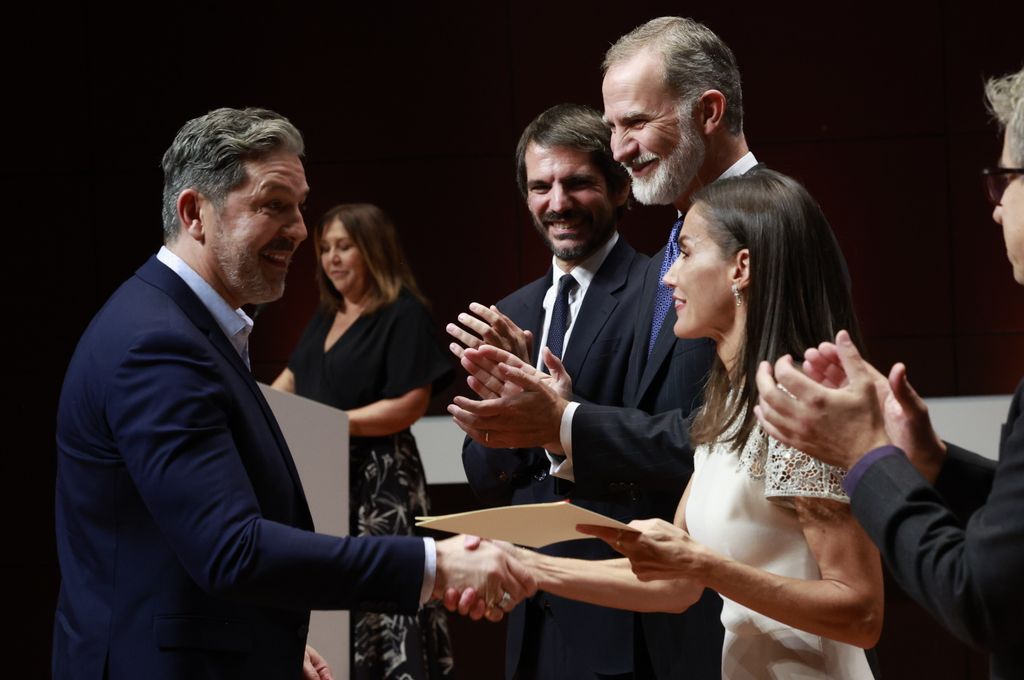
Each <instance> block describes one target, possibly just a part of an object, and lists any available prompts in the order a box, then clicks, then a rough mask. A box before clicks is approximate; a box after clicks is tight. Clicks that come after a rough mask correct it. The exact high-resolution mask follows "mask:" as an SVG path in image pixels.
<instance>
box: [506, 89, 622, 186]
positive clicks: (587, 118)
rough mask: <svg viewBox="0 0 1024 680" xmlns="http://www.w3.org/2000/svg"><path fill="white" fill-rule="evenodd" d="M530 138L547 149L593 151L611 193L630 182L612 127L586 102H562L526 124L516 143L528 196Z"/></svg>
mask: <svg viewBox="0 0 1024 680" xmlns="http://www.w3.org/2000/svg"><path fill="white" fill-rule="evenodd" d="M530 142H533V143H535V144H537V146H540V147H543V148H545V149H551V148H564V149H573V150H575V151H581V152H583V153H587V154H590V160H591V162H592V163H593V164H594V165H595V166H597V168H599V169H600V170H601V174H602V175H604V182H605V184H606V185H607V186H608V192H609V193H610V194H617V193H618V192H619V190H620V189H622V187H624V186H626V185H627V184H629V174H628V173H627V172H626V169H625V168H624V167H623V166H622V164H621V163H619V162H617V161H616V160H615V158H613V157H612V146H611V130H610V129H609V128H608V124H607V123H605V122H604V120H603V119H602V118H601V114H600V113H598V112H597V111H595V110H594V109H592V108H590V107H589V106H583V105H582V104H558V105H556V106H552V107H551V108H550V109H548V110H547V111H545V112H544V113H542V114H540V115H539V116H537V117H536V118H534V119H533V121H532V122H531V123H530V124H529V125H527V126H526V129H525V130H523V134H522V135H521V136H520V137H519V144H518V145H517V146H516V182H517V183H518V184H519V191H520V192H521V193H522V194H523V196H524V197H525V196H526V195H527V186H526V148H527V147H528V146H530Z"/></svg>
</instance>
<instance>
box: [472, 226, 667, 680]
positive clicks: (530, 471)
mask: <svg viewBox="0 0 1024 680" xmlns="http://www.w3.org/2000/svg"><path fill="white" fill-rule="evenodd" d="M646 262H647V257H646V256H644V255H640V254H639V253H637V252H636V251H634V250H633V248H632V247H631V246H630V245H629V244H628V243H626V241H625V239H623V238H622V237H621V236H620V237H619V241H618V243H616V244H615V247H614V248H612V250H611V252H610V253H609V254H608V257H607V258H606V259H605V261H604V263H603V264H602V265H601V268H600V269H599V270H598V272H597V273H596V274H595V276H594V278H593V280H592V281H591V283H590V286H589V288H588V289H587V294H586V297H585V298H584V299H583V305H582V307H581V308H580V312H579V317H578V318H577V319H576V322H575V325H574V326H573V331H572V335H571V336H570V337H569V345H568V347H567V348H566V352H565V367H566V370H567V371H568V372H569V375H570V376H572V378H573V387H574V389H575V390H576V392H577V393H579V394H580V395H582V396H583V397H585V398H587V399H591V400H594V401H597V402H600V403H607V404H619V403H621V399H622V391H623V378H624V377H625V375H626V362H627V361H628V358H629V355H630V346H631V344H632V340H633V332H632V318H633V315H634V314H635V313H636V311H635V307H636V304H637V302H638V297H637V295H638V293H639V291H640V284H641V281H642V278H643V272H644V265H645V264H646ZM550 285H551V270H550V269H549V270H548V273H547V274H545V276H544V277H542V278H540V279H537V280H536V281H534V282H533V283H531V284H529V285H527V286H524V287H523V288H520V289H519V290H517V291H516V292H514V293H512V294H511V295H509V296H508V297H506V298H505V299H503V300H501V301H500V302H498V308H499V309H501V311H502V312H504V313H505V314H507V315H508V316H509V318H511V319H512V320H513V321H514V322H515V323H516V324H517V325H518V326H519V327H521V328H524V329H529V330H532V331H533V333H534V337H535V338H537V340H538V343H539V341H540V338H541V336H542V330H543V328H542V327H543V323H544V308H543V301H544V294H545V292H546V291H547V289H548V287H549V286H550ZM538 351H539V348H534V356H533V361H534V362H536V360H537V352H538ZM462 461H463V465H464V467H465V469H466V476H467V477H468V478H469V483H470V485H471V486H472V487H473V490H474V491H475V492H476V494H477V495H478V497H479V498H480V499H481V500H482V501H484V502H485V503H489V504H493V505H510V504H525V503H544V502H549V501H553V500H560V499H563V498H565V495H564V494H563V493H560V491H561V488H560V489H557V490H556V488H555V479H554V478H552V477H549V476H548V470H549V469H550V462H549V460H548V458H547V456H546V455H545V453H544V450H543V449H539V448H533V449H489V448H485V447H484V446H482V445H480V444H477V443H475V442H473V440H471V439H468V438H467V439H466V443H465V444H464V446H463V450H462ZM562 485H563V484H560V485H559V486H560V487H561V486H562ZM565 486H571V485H568V484H565ZM570 495H571V498H572V501H573V502H574V503H576V504H578V505H581V506H583V507H587V508H590V509H592V510H595V511H596V512H600V513H602V514H605V515H609V516H612V517H615V518H617V519H620V520H623V521H629V520H631V519H635V518H637V517H646V516H648V514H649V508H648V507H647V506H644V505H641V504H637V503H635V502H634V501H633V500H631V499H630V497H629V494H628V491H627V490H626V489H619V490H616V491H615V492H609V491H603V492H601V493H598V494H587V493H581V492H580V490H579V489H578V488H577V489H575V490H574V491H572V492H571V494H570ZM543 552H546V553H549V554H553V555H560V556H566V557H576V558H581V559H592V560H596V559H609V558H612V557H619V555H618V554H617V553H615V552H613V551H612V550H611V549H609V548H608V546H607V545H606V544H605V543H603V542H601V541H595V540H582V541H567V542H564V543H559V544H556V545H553V546H548V547H547V548H544V549H543ZM543 597H544V599H545V601H546V602H548V603H549V604H550V606H551V610H552V615H553V618H554V621H555V623H556V625H558V626H559V630H560V632H561V634H562V636H563V639H564V640H566V641H568V644H570V645H571V646H572V648H573V653H574V655H575V656H576V657H577V658H579V659H585V660H587V661H588V662H589V663H590V667H591V670H593V671H594V672H596V673H605V674H619V673H627V672H629V671H631V670H632V669H633V614H632V613H631V612H627V611H622V610H616V609H607V608H604V607H595V606H593V605H589V604H584V603H581V602H574V601H572V600H566V599H563V598H560V597H555V596H552V595H548V594H544V595H543ZM525 625H526V615H525V607H524V606H522V605H520V606H519V607H517V608H516V609H515V610H514V611H513V612H512V613H511V614H510V616H509V623H508V645H507V649H506V655H505V666H506V676H507V677H509V678H511V677H512V676H513V674H514V673H515V671H516V669H517V667H518V665H519V662H520V657H521V653H522V650H523V640H524V637H525V636H526V635H529V634H530V633H529V631H526V630H525Z"/></svg>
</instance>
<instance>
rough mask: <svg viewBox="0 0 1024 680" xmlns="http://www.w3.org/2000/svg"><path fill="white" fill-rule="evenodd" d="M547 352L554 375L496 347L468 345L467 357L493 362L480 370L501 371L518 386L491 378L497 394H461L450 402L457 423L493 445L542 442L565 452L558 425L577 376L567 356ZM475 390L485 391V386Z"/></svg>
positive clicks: (520, 445) (490, 388) (491, 391)
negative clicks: (472, 396) (567, 367)
mask: <svg viewBox="0 0 1024 680" xmlns="http://www.w3.org/2000/svg"><path fill="white" fill-rule="evenodd" d="M543 356H544V362H545V364H546V365H547V367H548V370H549V371H550V374H549V375H545V374H544V373H541V372H540V371H538V370H536V369H535V368H533V367H532V366H530V365H529V364H526V363H524V362H523V361H521V360H520V359H518V358H517V357H515V356H513V355H512V354H510V353H508V352H506V351H504V350H501V349H498V348H497V347H491V346H489V345H481V346H480V348H479V349H476V350H470V349H467V350H465V352H464V354H463V361H464V363H465V362H466V361H470V362H473V363H474V364H476V365H483V364H484V363H487V362H489V364H493V371H494V373H490V372H489V371H484V369H481V372H487V373H488V375H491V376H492V377H493V376H494V375H495V374H497V375H500V376H501V377H502V378H503V379H504V381H505V383H508V384H511V385H513V386H515V387H516V388H517V389H518V390H519V391H518V392H513V391H512V390H511V389H509V388H507V387H503V386H502V387H499V386H498V385H497V384H496V383H488V384H486V385H485V386H484V387H485V388H486V389H487V391H488V393H489V394H490V395H492V396H489V397H486V398H484V399H483V400H482V401H478V400H474V399H467V398H465V397H456V398H455V401H454V403H453V404H450V405H449V406H448V412H449V413H451V414H452V417H453V418H454V420H455V424H456V425H458V426H459V427H460V428H462V430H463V431H464V432H465V433H466V434H468V435H469V436H470V437H472V438H473V439H474V440H475V441H477V442H479V443H481V444H484V445H485V446H489V447H492V448H493V447H510V448H525V447H531V446H541V447H543V448H545V449H547V450H548V451H552V452H555V453H561V452H562V444H561V442H560V440H559V429H560V427H561V421H562V413H563V411H565V407H566V406H567V405H568V403H569V400H568V398H567V396H568V395H571V394H572V379H571V378H570V377H569V375H568V374H567V373H566V372H565V368H564V367H563V366H562V362H561V361H559V359H558V358H557V357H556V356H554V355H553V354H551V352H550V351H548V349H547V348H544V350H543ZM472 377H474V376H472V375H471V378H472ZM471 385H472V383H471ZM495 388H499V389H495ZM474 389H475V388H474ZM499 390H500V391H499ZM475 391H477V393H478V394H481V391H480V390H475Z"/></svg>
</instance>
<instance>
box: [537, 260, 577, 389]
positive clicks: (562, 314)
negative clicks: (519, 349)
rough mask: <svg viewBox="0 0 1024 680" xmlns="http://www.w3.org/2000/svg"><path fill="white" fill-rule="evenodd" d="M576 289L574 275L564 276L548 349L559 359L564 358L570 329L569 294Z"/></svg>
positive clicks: (556, 302)
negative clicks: (566, 338) (566, 334)
mask: <svg viewBox="0 0 1024 680" xmlns="http://www.w3.org/2000/svg"><path fill="white" fill-rule="evenodd" d="M575 288H576V279H575V278H573V275H572V274H562V278H560V279H559V280H558V294H557V295H556V296H555V306H554V308H553V309H552V310H551V325H550V326H548V349H550V350H551V353H552V354H554V355H555V356H556V357H558V358H559V359H561V358H562V351H563V350H564V349H565V348H564V347H563V345H564V344H565V331H567V330H568V329H569V293H571V292H572V291H573V290H574V289H575ZM541 363H542V364H543V363H544V362H543V361H542V362H541ZM544 371H545V372H546V371H547V366H544Z"/></svg>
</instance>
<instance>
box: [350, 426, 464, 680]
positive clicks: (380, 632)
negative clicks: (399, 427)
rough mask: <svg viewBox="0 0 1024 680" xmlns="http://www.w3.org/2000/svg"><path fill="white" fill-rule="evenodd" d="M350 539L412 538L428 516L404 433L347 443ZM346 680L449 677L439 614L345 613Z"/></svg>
mask: <svg viewBox="0 0 1024 680" xmlns="http://www.w3.org/2000/svg"><path fill="white" fill-rule="evenodd" d="M349 473H350V479H351V487H352V488H351V495H350V497H349V502H350V508H349V513H350V514H349V517H350V520H351V522H350V523H351V526H350V532H351V534H352V535H353V536H412V535H414V534H415V533H416V532H415V531H414V529H415V517H416V516H417V515H426V514H429V504H428V502H427V484H426V477H425V475H424V473H423V463H422V462H421V461H420V454H419V451H418V450H417V448H416V440H415V439H414V438H413V436H412V433H411V432H410V431H409V430H405V431H403V432H399V433H397V434H393V435H390V436H387V437H373V438H353V439H352V441H351V444H350V450H349ZM351 620H352V666H351V667H352V679H353V680H433V679H434V678H451V677H453V675H454V671H453V662H452V644H451V638H450V637H449V634H448V619H447V612H446V611H445V610H444V608H443V607H441V606H440V605H438V604H436V603H435V604H431V605H428V606H425V607H423V608H422V609H420V611H419V613H418V614H416V615H414V616H408V615H401V614H374V613H370V612H361V611H358V610H353V611H352V618H351Z"/></svg>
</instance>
